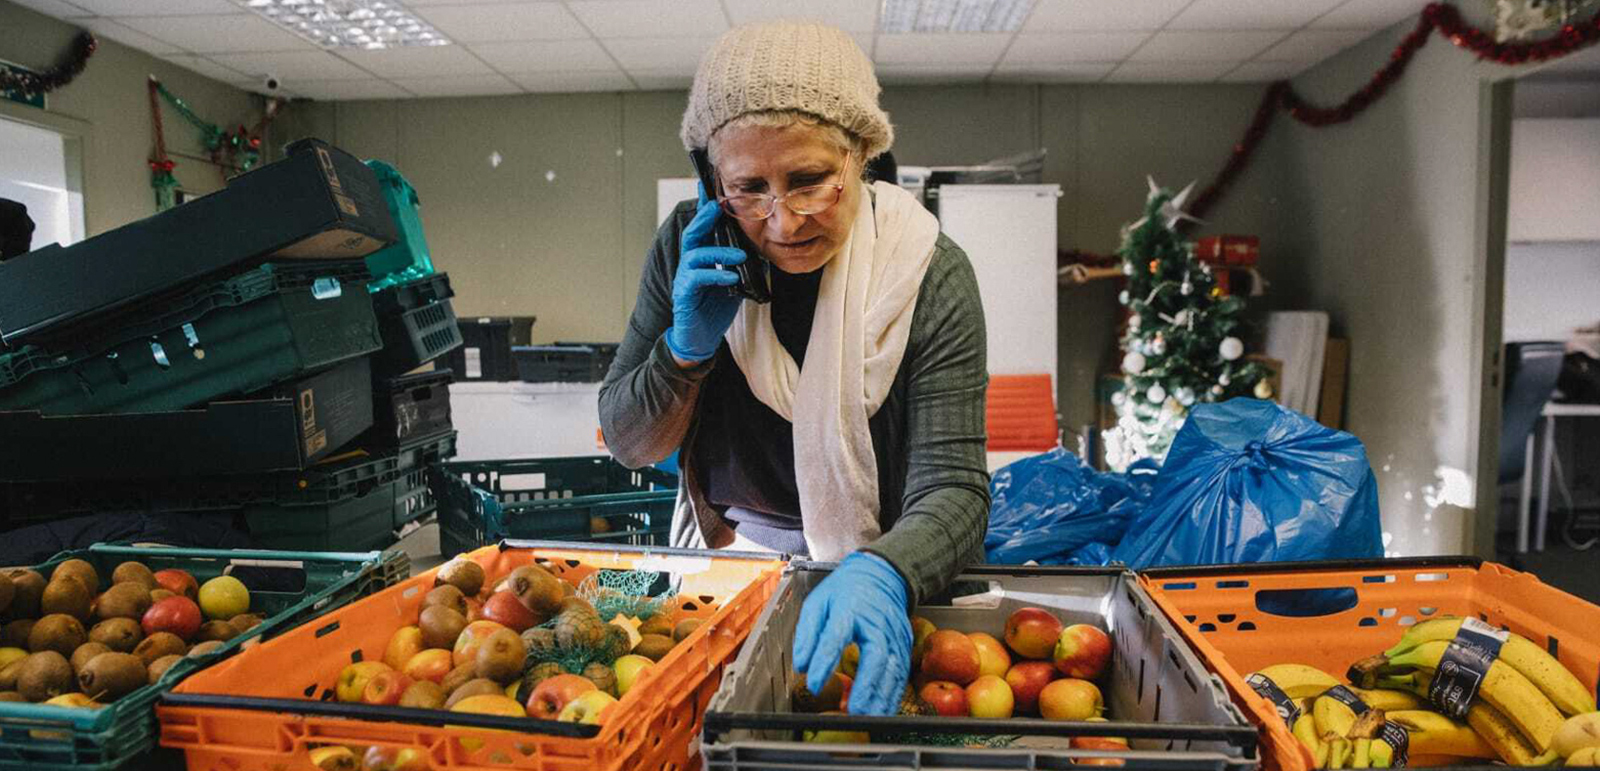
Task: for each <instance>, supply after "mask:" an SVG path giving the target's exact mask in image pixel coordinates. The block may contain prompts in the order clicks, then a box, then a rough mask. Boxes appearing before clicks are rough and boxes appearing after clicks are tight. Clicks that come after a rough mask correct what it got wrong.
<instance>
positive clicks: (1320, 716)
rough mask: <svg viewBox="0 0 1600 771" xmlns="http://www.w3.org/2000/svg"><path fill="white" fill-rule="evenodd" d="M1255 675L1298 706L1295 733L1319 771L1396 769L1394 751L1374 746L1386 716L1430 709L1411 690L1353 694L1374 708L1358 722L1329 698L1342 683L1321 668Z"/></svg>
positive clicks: (1280, 668)
mask: <svg viewBox="0 0 1600 771" xmlns="http://www.w3.org/2000/svg"><path fill="white" fill-rule="evenodd" d="M1255 674H1259V675H1261V676H1263V677H1266V678H1267V679H1269V680H1271V681H1272V682H1273V683H1274V684H1276V685H1277V686H1278V689H1279V690H1281V691H1283V692H1284V693H1285V694H1286V695H1288V696H1289V698H1291V699H1294V700H1295V702H1296V704H1297V706H1298V707H1299V708H1300V716H1299V718H1298V719H1296V720H1295V722H1294V725H1292V726H1290V730H1291V731H1292V732H1293V733H1294V736H1295V738H1296V739H1299V740H1300V743H1301V744H1303V745H1305V747H1306V749H1307V750H1308V751H1310V753H1311V756H1312V758H1313V759H1314V760H1315V762H1316V767H1317V768H1319V769H1344V768H1356V769H1364V768H1389V767H1391V766H1392V765H1393V762H1394V754H1393V752H1394V748H1392V747H1390V746H1389V745H1388V744H1386V743H1384V742H1382V741H1374V739H1376V737H1377V735H1378V732H1379V731H1381V729H1382V728H1383V724H1384V716H1385V714H1386V713H1387V711H1389V710H1396V711H1405V710H1421V709H1423V708H1424V706H1425V705H1424V703H1423V700H1422V699H1420V698H1418V697H1417V695H1416V694H1414V693H1412V692H1411V691H1409V690H1386V689H1365V688H1350V689H1349V690H1350V691H1351V692H1352V693H1354V694H1355V695H1356V696H1357V697H1359V698H1360V699H1361V701H1363V702H1365V703H1366V704H1367V706H1369V707H1371V708H1372V709H1370V710H1369V711H1368V712H1367V713H1366V714H1364V715H1362V716H1360V717H1357V715H1356V714H1355V711H1354V710H1353V709H1351V708H1350V707H1349V706H1348V705H1346V704H1345V703H1344V702H1342V701H1339V700H1338V699H1335V698H1333V697H1331V696H1327V695H1325V694H1326V693H1327V692H1328V690H1329V689H1331V688H1334V687H1336V686H1339V685H1342V683H1340V682H1339V680H1338V679H1337V678H1335V677H1334V676H1332V675H1330V674H1328V673H1326V672H1324V671H1322V670H1320V669H1317V668H1316V667H1311V666H1306V665H1304V664H1276V665H1273V666H1270V667H1266V668H1264V669H1262V670H1260V671H1259V672H1257V673H1255ZM1413 740H1415V737H1413ZM1441 741H1442V740H1441Z"/></svg>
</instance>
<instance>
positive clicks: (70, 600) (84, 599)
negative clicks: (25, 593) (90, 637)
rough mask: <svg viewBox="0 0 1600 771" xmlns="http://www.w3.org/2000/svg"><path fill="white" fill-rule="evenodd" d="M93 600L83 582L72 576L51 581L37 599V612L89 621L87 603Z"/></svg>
mask: <svg viewBox="0 0 1600 771" xmlns="http://www.w3.org/2000/svg"><path fill="white" fill-rule="evenodd" d="M93 599H94V597H93V596H91V595H90V594H89V590H88V589H85V588H84V585H83V582H81V581H78V580H76V579H75V578H74V577H72V576H66V577H64V578H57V579H54V580H52V581H51V582H50V583H49V584H48V585H47V586H45V588H44V594H43V595H42V596H41V597H40V598H39V610H40V612H42V613H44V614H45V615H51V614H54V613H64V614H66V615H68V616H71V617H73V618H75V619H78V620H79V621H88V620H89V603H90V602H91V601H92V600H93Z"/></svg>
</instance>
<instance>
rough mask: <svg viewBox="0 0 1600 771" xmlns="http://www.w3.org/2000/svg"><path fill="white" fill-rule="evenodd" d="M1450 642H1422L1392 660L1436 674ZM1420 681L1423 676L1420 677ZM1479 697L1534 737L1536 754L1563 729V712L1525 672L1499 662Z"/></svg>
mask: <svg viewBox="0 0 1600 771" xmlns="http://www.w3.org/2000/svg"><path fill="white" fill-rule="evenodd" d="M1449 645H1450V644H1449V643H1448V642H1445V641H1443V640H1432V641H1429V642H1425V643H1422V644H1421V645H1418V646H1417V647H1415V648H1412V649H1411V650H1409V651H1406V652H1405V653H1402V654H1400V655H1399V656H1396V657H1394V658H1392V659H1390V661H1391V662H1392V663H1394V664H1397V665H1400V666H1408V667H1413V668H1416V669H1417V670H1419V671H1423V672H1426V673H1427V675H1428V676H1429V677H1432V675H1433V670H1435V669H1437V668H1438V666H1439V659H1440V657H1442V656H1443V655H1444V651H1445V648H1447V647H1448V646H1449ZM1419 680H1420V678H1419ZM1478 698H1479V700H1480V701H1482V702H1485V703H1487V704H1488V705H1489V706H1491V707H1494V708H1495V709H1497V710H1499V711H1500V712H1501V713H1502V714H1504V715H1505V716H1506V717H1508V718H1510V719H1511V721H1512V722H1513V723H1514V724H1515V725H1516V726H1517V729H1518V730H1520V731H1521V732H1522V733H1523V735H1524V736H1526V737H1527V738H1528V739H1530V740H1531V742H1530V743H1531V744H1532V745H1533V747H1534V752H1535V754H1538V753H1542V752H1544V751H1545V750H1547V749H1549V748H1550V743H1551V740H1552V739H1554V738H1555V735H1556V731H1557V730H1558V729H1560V727H1561V722H1562V720H1563V718H1562V716H1561V712H1560V711H1559V710H1557V709H1556V707H1555V705H1554V704H1551V703H1550V700H1549V699H1548V698H1545V695H1544V693H1543V692H1542V691H1540V690H1539V689H1538V688H1537V687H1535V686H1534V684H1533V683H1531V682H1529V681H1528V678H1526V677H1523V676H1522V673H1520V672H1518V671H1517V670H1515V669H1512V668H1511V667H1510V666H1509V665H1507V664H1504V663H1501V662H1499V661H1496V662H1494V663H1493V664H1490V665H1489V672H1488V673H1487V674H1485V675H1484V677H1483V684H1482V685H1481V686H1480V687H1479V688H1478Z"/></svg>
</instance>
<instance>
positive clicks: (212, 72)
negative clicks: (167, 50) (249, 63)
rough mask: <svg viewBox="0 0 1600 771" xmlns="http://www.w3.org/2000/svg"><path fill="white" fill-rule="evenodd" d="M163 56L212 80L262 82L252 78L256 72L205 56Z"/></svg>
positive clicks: (258, 83) (257, 83) (256, 83)
mask: <svg viewBox="0 0 1600 771" xmlns="http://www.w3.org/2000/svg"><path fill="white" fill-rule="evenodd" d="M162 58H164V59H166V60H167V61H169V62H172V63H173V64H176V65H178V66H179V67H182V68H184V69H186V70H189V71H191V72H198V73H200V74H201V75H204V76H206V77H208V78H211V79H212V80H220V81H222V82H224V83H231V82H234V81H238V80H251V82H253V83H254V84H255V85H258V86H259V85H260V84H261V82H260V81H259V80H253V79H251V77H250V76H251V75H253V74H254V73H251V72H249V71H247V70H235V69H233V68H231V67H227V66H224V65H221V64H218V63H216V62H214V61H212V60H211V59H208V58H206V57H204V56H195V55H191V54H180V55H176V56H166V57H162Z"/></svg>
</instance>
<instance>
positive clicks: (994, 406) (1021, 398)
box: [984, 375, 1061, 452]
mask: <svg viewBox="0 0 1600 771" xmlns="http://www.w3.org/2000/svg"><path fill="white" fill-rule="evenodd" d="M984 419H985V421H986V422H987V423H988V427H989V452H1019V451H1020V452H1047V451H1049V450H1053V449H1055V447H1056V445H1057V444H1058V443H1060V440H1061V439H1060V433H1059V430H1058V427H1057V425H1056V405H1055V389H1054V387H1053V386H1052V385H1051V383H1050V376H1049V375H990V376H989V395H988V399H987V402H986V404H985V406H984Z"/></svg>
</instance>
